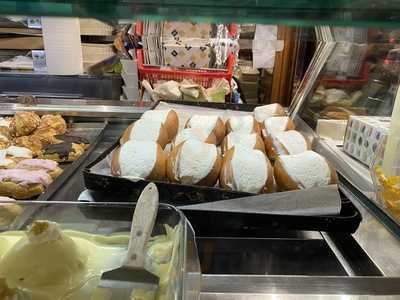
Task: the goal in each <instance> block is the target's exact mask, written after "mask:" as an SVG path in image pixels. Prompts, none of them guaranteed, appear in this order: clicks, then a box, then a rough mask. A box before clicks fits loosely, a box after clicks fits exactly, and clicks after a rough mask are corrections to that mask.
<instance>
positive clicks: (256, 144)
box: [221, 131, 265, 153]
mask: <svg viewBox="0 0 400 300" xmlns="http://www.w3.org/2000/svg"><path fill="white" fill-rule="evenodd" d="M236 146H242V147H246V148H250V149H257V150H260V151H262V152H263V153H265V147H264V141H263V139H262V137H261V136H260V135H259V134H257V133H251V134H247V133H239V132H235V131H234V132H231V133H229V134H228V135H227V136H226V137H225V138H224V140H223V141H222V144H221V150H222V153H225V152H226V151H228V150H229V149H231V148H233V147H236Z"/></svg>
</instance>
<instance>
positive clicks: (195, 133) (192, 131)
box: [172, 128, 217, 146]
mask: <svg viewBox="0 0 400 300" xmlns="http://www.w3.org/2000/svg"><path fill="white" fill-rule="evenodd" d="M187 140H196V141H199V142H204V143H207V144H215V143H216V142H217V141H216V138H215V135H214V134H213V133H210V134H208V135H207V134H206V133H205V132H204V131H203V129H201V128H185V129H183V130H182V131H181V132H179V133H178V135H177V136H176V137H175V139H174V140H173V142H172V144H173V145H174V146H177V145H179V144H180V143H182V142H184V141H187Z"/></svg>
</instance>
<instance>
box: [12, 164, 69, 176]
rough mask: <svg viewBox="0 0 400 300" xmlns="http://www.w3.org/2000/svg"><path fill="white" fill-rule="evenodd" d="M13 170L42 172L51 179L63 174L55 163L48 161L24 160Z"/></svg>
mask: <svg viewBox="0 0 400 300" xmlns="http://www.w3.org/2000/svg"><path fill="white" fill-rule="evenodd" d="M15 169H25V170H44V171H46V172H47V174H49V175H50V176H51V178H53V179H55V178H57V177H58V176H59V175H61V173H62V172H63V170H62V169H61V168H60V167H59V166H58V163H57V162H55V161H53V160H49V159H24V160H21V161H20V162H18V163H17V164H16V165H15Z"/></svg>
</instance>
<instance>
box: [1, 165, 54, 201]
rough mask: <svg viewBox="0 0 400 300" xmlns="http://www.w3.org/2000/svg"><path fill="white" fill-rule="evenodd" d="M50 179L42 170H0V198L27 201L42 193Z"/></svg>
mask: <svg viewBox="0 0 400 300" xmlns="http://www.w3.org/2000/svg"><path fill="white" fill-rule="evenodd" d="M51 182H52V179H51V177H50V175H49V174H47V172H45V171H43V170H38V171H36V170H35V171H31V170H23V169H1V170H0V196H6V197H12V198H15V199H29V198H32V197H34V196H38V195H40V194H41V193H43V192H44V190H45V188H46V187H47V186H49V185H50V183H51Z"/></svg>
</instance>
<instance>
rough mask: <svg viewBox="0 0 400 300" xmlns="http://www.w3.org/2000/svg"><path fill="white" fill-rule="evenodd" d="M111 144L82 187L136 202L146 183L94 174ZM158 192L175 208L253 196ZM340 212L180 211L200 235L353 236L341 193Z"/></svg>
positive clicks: (349, 209)
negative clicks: (285, 232) (280, 232)
mask: <svg viewBox="0 0 400 300" xmlns="http://www.w3.org/2000/svg"><path fill="white" fill-rule="evenodd" d="M171 102H173V103H177V104H183V105H191V106H193V105H195V106H196V105H197V106H202V107H210V108H217V109H231V110H242V111H243V110H245V111H252V110H253V108H254V106H252V105H245V106H244V107H242V106H241V105H237V104H231V103H204V102H182V101H179V102H174V101H168V103H171ZM118 144H119V142H118V140H117V141H116V143H115V144H114V145H112V146H111V147H110V148H108V149H107V150H106V151H104V152H103V153H102V154H100V156H98V157H97V158H96V159H95V160H94V161H92V162H90V163H89V164H88V165H87V166H86V167H85V169H84V171H83V177H84V181H85V185H86V187H87V188H88V189H89V190H93V191H98V192H101V193H102V194H103V196H102V197H101V199H96V201H111V202H112V201H115V202H123V201H136V200H137V198H138V197H139V195H140V193H141V192H142V190H143V188H144V187H145V186H146V185H147V184H148V183H149V182H150V181H148V180H137V181H132V180H130V179H126V178H121V177H114V176H111V175H109V174H103V173H101V172H97V171H96V166H97V165H98V164H101V163H104V162H105V160H107V157H109V155H110V154H111V153H112V151H113V150H114V149H115V148H116V147H117V146H118ZM154 182H155V183H156V185H157V187H158V190H159V193H160V202H163V203H167V204H171V205H174V206H178V207H179V206H185V205H190V204H201V203H209V202H213V201H219V200H228V199H234V198H241V197H248V196H253V194H249V193H244V192H237V191H230V190H225V189H221V188H218V187H204V186H196V185H186V184H177V183H171V182H166V181H154ZM340 196H341V200H342V201H341V211H340V214H339V215H327V216H293V215H276V214H268V213H264V212H263V213H247V212H246V213H238V212H228V211H205V210H194V209H186V208H182V210H183V211H184V213H185V215H186V216H187V218H188V219H189V220H190V222H191V224H192V225H193V227H194V229H195V231H196V232H197V231H199V232H201V233H202V234H203V233H204V234H211V232H214V234H215V233H217V234H218V232H219V233H220V234H221V235H225V236H226V235H227V234H229V235H242V234H243V236H245V235H246V231H247V230H251V231H252V232H253V233H254V232H260V233H262V231H263V230H266V229H271V228H275V229H283V228H285V229H291V230H314V231H335V232H346V233H353V232H355V231H356V230H357V228H358V226H359V224H360V222H361V220H362V217H361V214H360V212H359V211H358V209H357V208H356V207H355V206H354V204H353V203H352V202H351V201H350V200H348V199H347V198H346V197H345V196H344V195H343V194H342V193H341V195H340Z"/></svg>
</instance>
